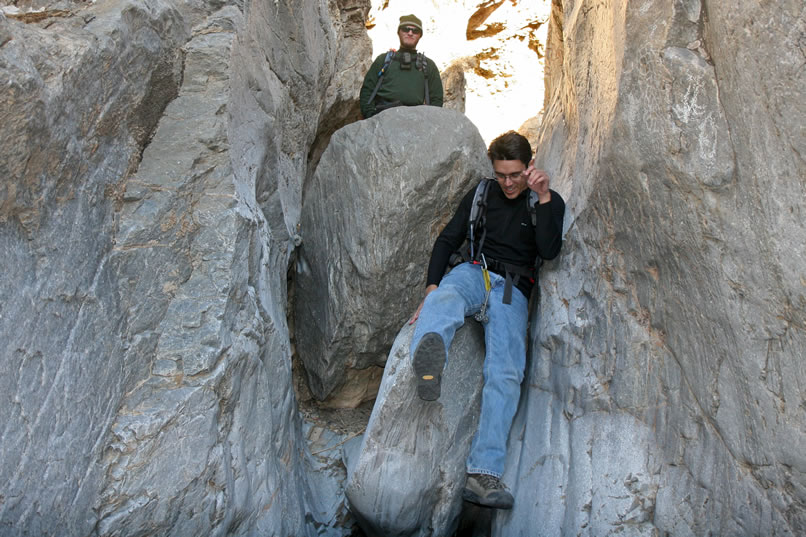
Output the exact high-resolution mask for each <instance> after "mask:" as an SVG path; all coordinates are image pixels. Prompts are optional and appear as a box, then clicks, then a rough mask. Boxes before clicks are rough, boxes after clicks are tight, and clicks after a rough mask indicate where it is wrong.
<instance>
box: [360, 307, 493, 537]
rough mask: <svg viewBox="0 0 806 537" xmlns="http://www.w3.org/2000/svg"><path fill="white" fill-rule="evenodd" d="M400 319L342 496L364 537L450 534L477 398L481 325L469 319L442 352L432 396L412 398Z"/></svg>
mask: <svg viewBox="0 0 806 537" xmlns="http://www.w3.org/2000/svg"><path fill="white" fill-rule="evenodd" d="M413 332H414V327H413V326H412V325H408V324H407V325H405V326H404V327H403V329H402V330H401V331H400V334H399V335H398V337H397V339H396V340H395V343H394V346H393V348H392V351H391V352H390V353H389V360H388V362H387V364H386V370H385V371H384V376H383V382H382V384H381V389H380V392H379V393H378V399H377V401H376V403H375V407H374V408H373V410H372V416H371V417H370V420H369V424H368V425H367V430H366V432H365V433H364V437H363V441H362V443H361V446H360V448H358V452H357V454H353V455H352V456H351V457H350V459H349V460H348V463H349V464H348V481H347V488H346V496H347V499H348V500H349V502H350V509H351V510H352V512H353V514H354V515H355V516H356V518H357V519H358V521H359V524H360V525H361V527H362V529H363V530H364V531H365V532H366V533H367V535H370V536H371V537H403V536H419V537H425V536H428V535H453V533H454V531H455V530H456V527H457V525H458V524H459V514H460V512H461V509H462V496H461V491H462V488H463V487H464V484H465V460H466V459H467V456H468V454H469V453H470V443H471V441H472V439H473V435H474V434H475V432H476V425H477V423H478V419H479V410H480V405H481V389H482V386H483V382H482V365H483V363H484V331H483V329H482V327H481V325H480V324H479V323H477V322H475V321H472V320H470V321H468V322H467V323H466V324H465V325H464V326H463V327H462V328H460V329H459V330H458V331H457V332H456V337H455V338H454V340H453V342H452V344H451V348H450V349H449V352H448V363H447V364H446V366H445V371H444V373H443V377H442V390H441V394H440V398H439V399H438V400H437V401H422V400H420V399H419V398H418V397H417V390H416V379H415V376H414V371H413V369H412V366H411V357H410V355H409V345H410V343H411V336H412V334H413Z"/></svg>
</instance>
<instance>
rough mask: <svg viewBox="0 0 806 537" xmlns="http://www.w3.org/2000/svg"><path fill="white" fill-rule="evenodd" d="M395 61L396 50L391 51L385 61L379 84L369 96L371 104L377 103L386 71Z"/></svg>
mask: <svg viewBox="0 0 806 537" xmlns="http://www.w3.org/2000/svg"><path fill="white" fill-rule="evenodd" d="M393 59H395V50H394V49H391V50H389V52H387V53H386V58H384V59H383V67H381V70H380V71H378V83H377V84H375V89H374V90H372V94H371V95H370V96H369V101H368V102H369V103H374V102H375V96H376V95H378V90H379V89H381V84H383V75H385V74H386V69H387V68H389V64H390V63H392V60H393Z"/></svg>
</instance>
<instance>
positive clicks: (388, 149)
mask: <svg viewBox="0 0 806 537" xmlns="http://www.w3.org/2000/svg"><path fill="white" fill-rule="evenodd" d="M490 173H491V170H490V163H489V160H488V159H487V155H486V150H485V147H484V142H483V141H482V139H481V136H480V135H479V133H478V130H476V128H475V127H474V126H473V124H472V123H470V121H468V119H467V118H466V117H465V116H463V115H462V114H460V113H458V112H456V111H453V110H445V109H440V108H434V107H427V106H420V107H415V108H397V109H394V110H389V111H387V112H384V113H383V114H379V115H378V116H376V117H373V118H372V119H369V120H366V121H361V122H358V123H353V124H351V125H348V126H346V127H344V128H343V129H341V130H339V131H338V132H337V133H336V134H335V135H334V136H333V138H332V139H331V142H330V145H329V146H328V148H327V150H326V151H325V153H324V155H323V156H322V160H321V161H320V163H319V167H318V168H317V170H316V174H315V175H314V177H313V179H312V180H311V181H310V183H309V185H307V187H306V191H305V203H304V205H303V211H302V217H301V235H302V240H303V246H302V248H301V250H300V262H299V263H298V265H297V277H296V312H295V319H296V322H295V327H296V329H295V335H296V340H297V350H298V352H299V354H300V357H301V358H302V360H303V362H304V364H305V369H306V372H307V375H308V379H309V385H310V387H311V390H312V391H313V394H314V395H315V396H316V397H317V398H319V399H324V398H325V397H327V396H329V395H330V394H331V393H332V392H333V391H334V390H336V391H339V390H340V388H341V387H342V385H343V384H344V381H345V376H346V374H347V371H348V370H349V369H366V368H368V367H370V366H372V365H383V364H384V363H385V361H386V357H387V354H388V352H389V348H390V347H391V342H392V341H394V338H395V334H396V333H397V332H398V330H399V329H400V326H401V325H402V324H403V323H404V322H405V321H406V319H408V318H409V317H410V316H411V313H412V312H413V311H414V310H415V309H416V308H417V305H418V304H419V303H420V301H421V300H422V297H423V294H422V293H423V290H424V285H425V282H424V279H425V271H426V264H427V260H428V255H429V253H430V251H431V247H432V246H433V242H434V239H435V238H436V235H437V233H438V232H439V231H440V230H441V229H442V227H443V226H444V224H445V223H446V222H447V219H448V218H450V216H451V214H452V212H453V210H454V208H455V207H456V205H458V203H459V199H460V198H461V197H462V196H463V195H464V194H465V193H466V192H467V190H468V189H469V188H471V185H473V184H475V183H476V182H478V180H479V178H481V177H484V176H489V174H490ZM349 388H350V386H349V385H347V386H344V389H349ZM334 397H338V394H334ZM358 403H360V400H358V401H355V402H354V404H358ZM345 404H346V401H345Z"/></svg>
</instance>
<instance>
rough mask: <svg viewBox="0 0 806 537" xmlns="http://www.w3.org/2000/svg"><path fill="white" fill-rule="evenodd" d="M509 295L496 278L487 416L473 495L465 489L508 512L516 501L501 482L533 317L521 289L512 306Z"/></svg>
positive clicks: (488, 339)
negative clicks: (528, 329) (508, 299)
mask: <svg viewBox="0 0 806 537" xmlns="http://www.w3.org/2000/svg"><path fill="white" fill-rule="evenodd" d="M503 291H504V287H503V278H501V277H500V276H497V275H496V276H495V277H494V283H493V292H492V293H491V295H490V303H489V305H488V315H489V322H488V323H487V325H486V326H485V329H484V338H485V344H486V347H487V349H486V355H485V359H484V389H483V390H482V396H481V416H480V417H479V425H478V429H477V431H476V435H475V437H474V438H473V444H472V446H471V449H470V456H469V457H468V459H467V472H468V474H469V478H468V483H469V485H471V486H470V487H469V488H470V489H471V490H468V488H466V489H465V498H466V499H469V500H470V501H476V502H477V503H483V504H485V505H491V506H493V507H501V508H508V507H511V506H512V496H511V495H510V494H509V492H507V491H506V489H505V488H504V487H503V484H501V483H500V481H499V480H500V477H501V474H503V472H504V462H505V460H506V446H507V438H508V437H509V429H510V427H511V426H512V420H513V418H514V417H515V411H516V410H517V407H518V399H519V398H520V391H521V382H522V381H523V374H524V368H525V366H526V328H527V322H528V315H529V311H528V301H527V299H526V297H524V296H523V293H521V292H520V291H519V290H518V289H517V288H515V289H513V290H512V303H511V304H504V303H503V302H502V298H503ZM474 475H475V477H474ZM481 476H489V477H492V478H494V479H488V478H487V477H481ZM488 481H489V483H488ZM502 491H503V492H502ZM487 500H489V502H488V501H487Z"/></svg>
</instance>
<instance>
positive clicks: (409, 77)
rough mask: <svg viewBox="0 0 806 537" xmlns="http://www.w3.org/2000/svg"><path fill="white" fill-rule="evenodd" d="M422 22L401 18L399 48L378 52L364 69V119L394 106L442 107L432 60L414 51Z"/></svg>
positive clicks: (413, 17)
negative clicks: (382, 52) (428, 105)
mask: <svg viewBox="0 0 806 537" xmlns="http://www.w3.org/2000/svg"><path fill="white" fill-rule="evenodd" d="M422 35H423V24H422V22H421V21H420V19H418V18H417V17H415V16H414V15H404V16H402V17H400V24H399V25H398V28H397V36H398V37H399V38H400V50H397V51H394V50H390V51H389V52H388V53H385V54H381V55H379V56H378V57H377V58H375V61H374V62H372V66H371V67H370V68H369V71H367V74H366V76H365V77H364V84H363V85H362V86H361V94H360V101H361V113H362V114H363V116H364V118H369V117H372V116H374V115H375V114H377V113H379V112H381V111H383V110H386V109H387V108H392V107H394V106H416V105H418V104H430V105H432V106H442V80H440V78H439V69H437V66H436V65H435V64H434V62H433V60H430V59H428V58H426V57H425V54H423V53H421V52H420V53H418V52H417V42H418V41H420V38H421V37H422Z"/></svg>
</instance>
